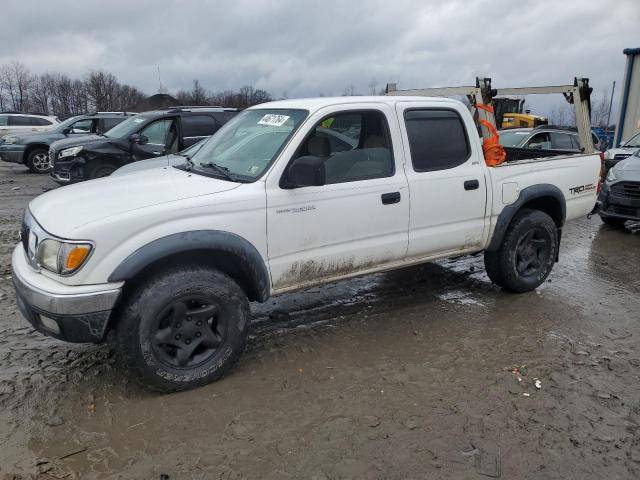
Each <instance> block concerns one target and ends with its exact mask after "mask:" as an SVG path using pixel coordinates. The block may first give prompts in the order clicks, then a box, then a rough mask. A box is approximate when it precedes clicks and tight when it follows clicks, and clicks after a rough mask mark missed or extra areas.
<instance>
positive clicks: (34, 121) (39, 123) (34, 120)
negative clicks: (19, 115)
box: [31, 117, 51, 127]
mask: <svg viewBox="0 0 640 480" xmlns="http://www.w3.org/2000/svg"><path fill="white" fill-rule="evenodd" d="M31 125H34V126H36V127H47V126H49V125H51V122H50V121H49V120H47V119H46V118H40V117H31Z"/></svg>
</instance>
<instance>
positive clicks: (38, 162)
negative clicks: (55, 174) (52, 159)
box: [27, 148, 49, 173]
mask: <svg viewBox="0 0 640 480" xmlns="http://www.w3.org/2000/svg"><path fill="white" fill-rule="evenodd" d="M27 167H28V168H29V170H31V171H32V172H35V173H47V172H48V171H49V152H47V151H46V150H44V149H41V148H36V149H35V150H31V151H30V152H29V155H27Z"/></svg>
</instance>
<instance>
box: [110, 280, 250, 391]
mask: <svg viewBox="0 0 640 480" xmlns="http://www.w3.org/2000/svg"><path fill="white" fill-rule="evenodd" d="M128 298H129V300H128V301H127V304H126V305H125V308H124V309H123V310H122V316H121V318H120V321H119V322H118V325H117V327H116V339H117V346H118V350H119V353H120V357H121V360H122V361H123V363H124V365H125V367H126V368H128V369H129V370H131V371H132V372H133V373H134V375H135V376H136V377H137V379H138V380H139V381H141V383H142V384H143V386H146V387H150V388H152V389H154V390H158V391H162V392H173V391H178V390H187V389H190V388H194V387H197V386H200V385H204V384H206V383H209V382H212V381H215V380H218V379H219V378H220V377H222V376H223V375H224V374H225V373H226V372H227V371H228V370H229V369H230V368H231V367H232V366H233V365H234V364H235V362H236V361H237V360H238V358H239V357H240V355H241V354H242V352H243V350H244V347H245V344H246V338H247V331H248V323H249V303H248V300H247V297H246V296H245V294H244V292H243V291H242V289H241V288H240V287H239V286H238V285H237V284H236V283H235V282H234V281H233V280H231V279H230V278H229V277H228V276H226V275H224V274H223V273H221V272H219V271H216V270H212V269H207V268H202V267H181V268H176V269H173V270H171V271H168V272H165V273H163V274H161V275H159V276H157V277H154V278H152V279H151V280H149V281H147V282H145V283H144V284H143V285H142V286H141V287H139V288H138V289H137V290H136V291H134V292H131V294H130V295H129V297H128Z"/></svg>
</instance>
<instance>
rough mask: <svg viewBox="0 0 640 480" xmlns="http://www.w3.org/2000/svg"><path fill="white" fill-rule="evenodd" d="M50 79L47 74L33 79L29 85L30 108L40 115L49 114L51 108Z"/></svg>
mask: <svg viewBox="0 0 640 480" xmlns="http://www.w3.org/2000/svg"><path fill="white" fill-rule="evenodd" d="M50 86H51V78H50V75H49V74H48V73H45V74H43V75H40V76H39V77H34V79H33V83H32V85H31V95H30V97H31V105H32V108H34V109H35V110H37V111H38V112H42V113H47V114H48V113H49V111H50V106H51V96H52V94H53V92H52V89H51V88H50Z"/></svg>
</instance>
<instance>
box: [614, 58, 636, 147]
mask: <svg viewBox="0 0 640 480" xmlns="http://www.w3.org/2000/svg"><path fill="white" fill-rule="evenodd" d="M622 53H624V54H625V55H626V56H627V66H626V68H625V70H624V77H623V79H622V96H621V97H620V108H619V114H620V117H619V118H618V121H617V123H616V125H617V126H616V134H615V142H614V144H615V145H616V146H618V145H620V142H621V141H624V140H628V139H629V138H631V137H632V136H633V135H635V134H636V133H638V132H640V48H625V49H624V50H623V51H622Z"/></svg>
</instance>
